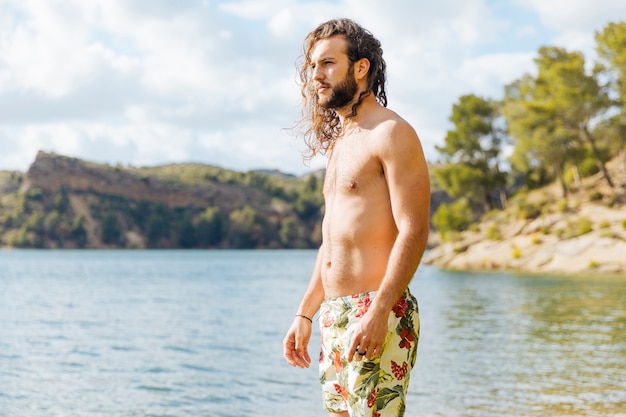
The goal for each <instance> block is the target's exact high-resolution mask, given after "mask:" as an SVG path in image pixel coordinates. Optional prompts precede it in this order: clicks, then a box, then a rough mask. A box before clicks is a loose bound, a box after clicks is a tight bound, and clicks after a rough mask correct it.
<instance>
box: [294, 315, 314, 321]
mask: <svg viewBox="0 0 626 417" xmlns="http://www.w3.org/2000/svg"><path fill="white" fill-rule="evenodd" d="M296 317H303V318H305V319H307V320H308V321H310V322H311V323H313V320H311V318H310V317H307V316H305V315H303V314H296Z"/></svg>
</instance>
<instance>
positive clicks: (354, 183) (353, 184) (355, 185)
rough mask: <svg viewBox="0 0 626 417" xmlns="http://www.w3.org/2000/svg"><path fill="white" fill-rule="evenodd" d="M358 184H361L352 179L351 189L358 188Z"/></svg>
mask: <svg viewBox="0 0 626 417" xmlns="http://www.w3.org/2000/svg"><path fill="white" fill-rule="evenodd" d="M358 186H359V185H358V184H357V183H356V181H350V189H351V190H356V188H357V187H358Z"/></svg>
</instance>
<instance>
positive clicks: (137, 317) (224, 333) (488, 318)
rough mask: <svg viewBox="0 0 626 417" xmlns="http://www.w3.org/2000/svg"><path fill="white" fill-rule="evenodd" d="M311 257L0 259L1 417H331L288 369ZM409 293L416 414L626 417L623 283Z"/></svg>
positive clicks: (578, 279) (468, 284) (300, 374)
mask: <svg viewBox="0 0 626 417" xmlns="http://www.w3.org/2000/svg"><path fill="white" fill-rule="evenodd" d="M314 260H315V252H314V251H309V250H280V251H91V250H85V251H27V250H8V251H0V416H2V417H39V416H41V417H43V416H46V417H50V416H63V417H67V416H81V417H93V416H107V417H111V416H120V417H121V416H124V417H127V416H137V417H139V416H141V417H146V416H163V417H165V416H172V417H183V416H194V417H198V416H208V417H257V416H258V417H261V416H263V417H267V416H269V417H273V416H275V417H322V416H326V415H327V414H326V413H325V412H323V411H322V409H321V405H320V404H321V399H320V398H321V394H320V387H319V384H318V382H317V369H316V366H312V367H311V368H310V369H307V370H302V369H295V368H291V367H290V366H289V365H287V363H286V362H285V361H284V359H283V358H282V338H283V336H284V333H285V332H286V330H287V328H288V327H289V325H290V323H291V320H292V318H293V315H294V313H295V310H296V308H297V305H298V302H299V300H300V296H301V294H302V293H303V291H304V289H305V286H306V285H307V282H308V279H309V276H310V272H311V268H312V266H313V262H314ZM411 290H412V292H413V293H414V295H415V296H416V297H417V299H418V301H419V303H420V316H421V322H422V330H421V339H420V342H419V350H418V359H417V363H416V368H415V370H414V371H413V374H412V377H411V387H410V390H409V396H408V399H407V417H408V416H425V417H434V416H442V417H443V416H445V417H457V416H458V417H461V416H462V417H471V416H476V417H479V416H480V417H482V416H493V417H507V416H511V417H512V416H516V417H520V416H537V417H539V416H541V417H545V416H569V417H571V416H602V417H605V416H626V277H624V276H622V277H608V276H589V277H582V276H575V277H568V276H545V275H516V274H511V273H468V272H448V271H442V270H440V269H437V268H434V267H429V266H422V267H420V269H419V270H418V273H417V274H416V276H415V278H414V280H413V282H412V283H411ZM316 325H317V322H316ZM318 337H319V332H318V331H317V329H316V330H315V332H314V335H313V341H312V342H311V345H310V347H309V348H310V352H311V353H312V354H311V356H312V357H317V352H318V351H319V350H318V345H319V342H318Z"/></svg>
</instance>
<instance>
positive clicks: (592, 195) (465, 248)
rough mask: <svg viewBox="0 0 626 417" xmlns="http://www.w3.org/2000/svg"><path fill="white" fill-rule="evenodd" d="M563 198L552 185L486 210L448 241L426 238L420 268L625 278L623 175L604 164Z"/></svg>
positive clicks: (615, 167)
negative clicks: (429, 242) (605, 171)
mask: <svg viewBox="0 0 626 417" xmlns="http://www.w3.org/2000/svg"><path fill="white" fill-rule="evenodd" d="M608 167H609V170H610V173H611V175H612V178H613V179H614V181H615V182H616V184H618V187H616V188H615V189H610V188H608V186H607V185H606V183H605V181H604V180H603V178H602V175H601V174H597V175H595V176H593V177H590V178H586V179H583V180H582V181H581V183H580V184H579V185H578V187H577V188H576V189H574V190H573V192H572V193H571V194H570V195H569V196H568V197H567V199H563V198H562V196H561V194H560V192H561V191H560V187H558V186H556V185H554V186H550V187H546V188H543V189H540V190H534V191H532V192H528V193H519V194H518V195H516V196H515V197H514V198H513V199H512V201H511V202H510V204H509V207H508V208H507V209H506V210H503V211H499V212H493V213H489V214H487V215H486V216H484V217H483V219H482V221H481V222H480V223H479V224H478V225H475V227H471V228H470V229H469V230H467V231H465V232H462V233H460V234H458V235H456V236H454V237H453V238H452V239H450V240H449V241H442V240H440V239H438V237H437V235H436V233H435V234H433V245H434V247H433V248H432V249H431V250H430V251H429V252H428V253H427V254H426V256H425V258H424V263H426V264H431V265H437V266H440V267H444V268H448V269H458V270H468V269H471V270H508V271H510V270H513V271H523V272H550V273H626V191H625V187H626V172H625V170H624V165H623V164H622V162H621V161H619V160H618V159H615V160H613V161H611V162H610V163H609V164H608Z"/></svg>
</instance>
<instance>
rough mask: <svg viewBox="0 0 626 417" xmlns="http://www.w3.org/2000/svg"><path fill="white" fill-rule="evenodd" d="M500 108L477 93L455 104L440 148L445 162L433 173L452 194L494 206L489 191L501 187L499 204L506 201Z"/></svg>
mask: <svg viewBox="0 0 626 417" xmlns="http://www.w3.org/2000/svg"><path fill="white" fill-rule="evenodd" d="M498 117H499V112H498V108H497V105H496V104H495V103H494V102H493V101H489V100H485V99H483V98H481V97H477V96H475V95H472V94H470V95H465V96H461V97H460V99H459V102H458V103H456V104H454V105H453V106H452V115H451V116H450V121H451V122H452V124H453V125H454V129H453V130H449V131H448V133H447V135H446V138H445V145H444V146H437V150H438V151H439V153H440V154H441V155H442V156H443V158H444V164H443V165H442V166H440V167H438V168H435V170H434V174H435V177H436V179H437V181H438V182H439V183H440V184H441V186H442V187H443V188H444V189H445V190H446V191H447V192H448V194H450V195H451V196H453V197H461V196H467V197H468V198H470V199H471V200H472V201H476V202H482V203H483V204H484V205H485V207H486V209H487V210H489V209H491V208H492V207H493V204H492V202H491V200H490V195H491V193H492V192H493V191H494V190H499V191H500V200H501V201H500V206H501V207H503V206H504V205H505V200H504V185H505V183H506V175H505V173H504V172H502V171H501V170H500V163H501V161H500V155H501V152H502V145H503V142H504V138H505V134H504V131H503V129H502V128H500V127H498V125H497V121H498Z"/></svg>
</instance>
